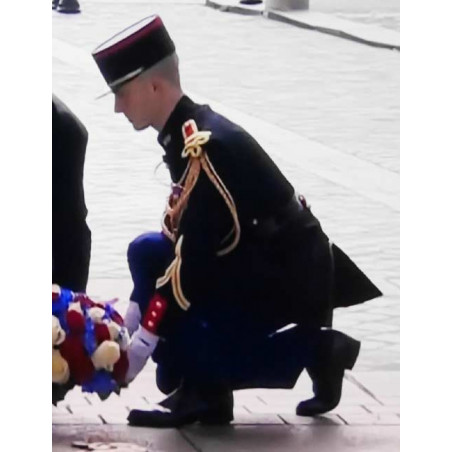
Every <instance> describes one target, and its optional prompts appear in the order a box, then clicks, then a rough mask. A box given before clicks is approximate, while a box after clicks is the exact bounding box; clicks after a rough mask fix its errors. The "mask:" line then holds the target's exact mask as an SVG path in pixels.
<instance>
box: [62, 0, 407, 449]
mask: <svg viewBox="0 0 452 452" xmlns="http://www.w3.org/2000/svg"><path fill="white" fill-rule="evenodd" d="M82 10H83V11H82V14H80V15H77V16H65V15H61V14H57V13H53V89H54V92H55V93H56V94H57V95H59V96H60V97H61V98H62V99H63V100H64V101H66V102H67V103H68V104H69V105H70V106H71V108H73V109H74V111H75V112H76V113H77V114H78V115H79V116H80V118H81V119H82V120H83V122H84V123H85V124H86V126H87V128H88V130H89V132H90V140H89V145H88V154H87V159H86V166H85V189H86V197H87V203H88V208H89V218H88V220H89V225H90V227H91V229H92V232H93V249H92V265H91V272H90V282H89V292H90V293H91V294H95V295H98V296H100V297H104V298H109V297H110V296H119V297H120V298H121V304H120V306H121V309H124V308H125V306H126V300H127V297H128V294H129V292H130V288H131V282H130V278H129V274H128V270H127V263H126V258H125V255H126V250H127V245H128V243H129V242H130V241H131V240H132V239H133V238H134V237H135V236H137V235H138V234H140V233H142V232H143V231H146V230H151V229H156V228H158V226H159V220H160V215H161V212H162V209H163V204H164V200H165V198H166V195H167V193H168V176H167V174H166V172H165V170H164V168H163V167H161V166H160V167H157V166H158V164H159V162H160V160H161V154H162V151H161V149H160V148H159V146H158V144H157V143H156V141H155V137H156V134H155V132H153V131H151V130H147V131H144V132H142V133H136V132H134V131H133V129H132V128H131V127H130V124H129V123H128V122H127V121H126V120H125V119H124V118H123V117H121V116H118V115H114V114H113V97H112V96H106V97H104V98H102V99H100V100H95V97H96V96H97V95H98V94H100V93H102V92H103V91H105V84H104V82H103V81H102V79H101V77H100V75H99V73H98V71H97V69H96V67H95V65H94V63H93V62H92V60H91V57H90V52H91V51H92V50H93V48H94V47H95V46H96V45H98V44H99V43H100V42H102V40H103V39H107V38H108V37H110V36H111V35H112V34H113V33H115V32H117V31H118V30H120V29H121V28H122V27H125V26H127V25H129V24H130V23H132V22H133V21H135V20H138V19H140V18H142V17H144V16H146V15H148V14H152V13H154V12H157V13H159V14H160V15H161V16H162V18H163V20H164V22H165V23H166V25H167V27H168V29H169V31H170V33H171V34H172V36H173V38H174V40H175V42H176V46H177V48H178V53H179V56H180V59H181V73H182V79H183V82H184V87H185V89H186V91H187V92H188V94H190V95H191V96H192V97H193V98H194V100H197V101H200V102H209V103H210V104H211V105H212V106H213V107H214V108H216V109H217V110H218V111H220V112H222V113H224V114H226V115H227V116H228V117H230V118H231V119H232V120H234V121H236V122H238V123H239V124H241V125H242V126H244V127H245V128H246V129H248V130H249V131H250V132H252V134H253V135H254V136H255V137H256V138H257V140H258V141H259V142H261V144H262V145H264V147H265V148H266V150H267V152H268V153H269V154H270V155H271V156H272V157H273V158H274V160H275V161H276V162H277V163H278V164H279V165H280V167H281V169H282V171H283V172H284V173H285V174H286V175H287V176H288V177H289V179H290V180H291V181H292V182H293V183H294V185H295V186H296V187H297V189H298V190H299V191H300V192H302V193H304V194H305V195H306V197H307V198H308V200H309V202H310V203H311V204H312V206H313V210H314V212H315V213H316V214H317V215H318V216H319V217H320V219H321V220H322V224H323V227H324V229H325V230H326V232H327V233H328V235H329V236H330V237H331V238H332V239H333V240H334V241H336V242H337V243H338V244H339V245H340V246H341V247H343V248H344V249H345V250H346V251H347V252H348V253H349V254H350V255H351V257H352V258H353V259H354V260H355V261H356V262H357V263H358V264H359V265H360V266H361V267H362V268H363V270H364V271H365V272H366V273H367V274H368V275H369V276H370V277H371V278H372V279H373V280H374V281H375V282H376V283H377V284H378V285H379V287H380V288H381V289H382V291H383V292H384V293H385V296H384V297H383V298H381V299H379V300H375V301H372V302H369V303H366V304H365V305H362V306H359V307H356V308H351V309H347V310H338V311H337V313H336V317H335V326H336V327H337V328H339V329H342V330H343V331H344V332H346V333H348V334H351V335H352V336H354V337H356V338H357V339H359V340H361V341H362V352H361V355H360V359H359V360H358V363H357V366H356V367H355V369H354V371H353V372H352V373H349V374H347V381H346V382H345V388H344V397H343V401H342V403H341V405H340V406H339V407H338V408H337V410H335V412H333V413H331V414H329V415H328V416H325V417H322V418H319V419H318V420H314V421H313V420H306V419H302V418H297V417H295V416H294V415H293V410H294V407H295V405H296V403H297V401H298V400H299V399H301V398H303V397H306V396H309V394H310V392H309V391H310V389H309V382H308V380H307V378H306V376H302V378H301V379H300V382H299V384H298V385H297V388H296V389H295V390H294V391H264V390H255V391H241V392H238V393H237V397H236V408H237V412H236V422H237V425H236V427H235V428H234V429H223V430H221V431H219V432H214V431H213V430H209V431H208V432H206V431H205V429H202V428H199V427H190V428H188V429H183V430H182V431H181V432H178V431H176V432H157V431H154V430H152V432H150V431H147V430H146V429H144V431H143V430H140V429H139V432H135V430H133V429H128V428H127V427H126V426H124V425H123V426H119V425H118V424H124V422H125V417H126V414H127V410H128V408H130V407H137V406H140V405H143V404H144V405H146V406H148V405H149V404H150V403H153V402H155V401H157V400H159V398H161V395H159V394H158V393H157V392H155V391H156V390H155V389H154V383H153V378H152V372H153V368H152V364H151V365H149V367H148V368H147V369H146V371H145V372H144V373H143V375H141V376H140V377H139V379H137V381H136V382H134V383H133V384H132V385H131V388H130V389H129V390H127V391H124V392H123V393H122V394H121V397H120V398H118V397H114V398H113V397H112V398H111V400H108V401H107V402H103V403H100V402H99V401H98V400H96V398H95V397H92V396H86V395H82V394H80V393H79V392H77V391H73V392H72V393H70V394H69V395H68V396H67V398H66V400H65V401H64V402H62V403H60V404H59V406H58V407H57V408H54V415H53V423H54V450H56V451H64V450H69V448H68V444H70V438H76V437H77V439H80V438H79V436H83V435H84V434H85V433H87V432H92V435H93V437H95V436H96V434H99V435H100V434H101V432H104V434H105V435H107V436H108V437H111V438H113V439H117V438H125V437H127V438H129V439H130V438H131V437H136V439H137V441H138V440H140V441H145V442H146V441H147V442H148V443H149V447H150V450H171V451H173V450H181V451H183V450H206V451H217V450H250V449H252V448H255V447H259V448H261V449H262V450H269V451H270V450H275V448H276V447H275V444H276V443H275V441H277V442H278V449H281V450H299V449H301V448H302V447H303V448H304V449H305V450H307V451H310V450H314V449H315V450H317V451H319V450H320V451H322V450H324V449H325V450H326V447H329V448H331V444H336V446H335V447H336V449H335V450H340V451H342V450H344V451H345V450H347V451H348V450H356V451H357V450H359V451H373V450H381V451H383V452H385V451H392V450H398V444H397V443H398V423H399V417H398V413H399V408H398V406H399V390H398V386H399V383H398V377H399V373H398V370H399V207H398V202H399V201H398V196H399V174H398V173H399V151H398V149H399V124H398V121H399V58H400V55H399V53H398V52H393V51H389V50H386V49H375V48H371V47H367V46H363V45H360V44H357V43H354V42H349V41H345V40H342V39H338V38H335V37H332V36H327V35H322V34H319V33H315V32H312V31H309V30H302V29H298V28H295V27H291V26H289V25H285V24H282V23H278V22H273V21H269V20H266V19H264V18H263V17H252V16H239V15H232V14H224V13H221V12H220V11H215V10H213V9H210V8H207V7H205V6H204V5H203V2H202V1H199V0H193V1H189V0H173V1H167V2H158V1H150V0H123V1H122V2H114V1H108V0H90V1H86V2H83V3H82ZM306 422H308V424H305V423H306ZM300 423H302V424H300ZM78 424H80V425H81V427H78V426H77V425H78ZM90 424H93V425H90ZM263 424H266V425H265V429H263V428H260V427H259V426H261V425H263ZM327 426H328V428H327ZM322 448H323V449H322Z"/></svg>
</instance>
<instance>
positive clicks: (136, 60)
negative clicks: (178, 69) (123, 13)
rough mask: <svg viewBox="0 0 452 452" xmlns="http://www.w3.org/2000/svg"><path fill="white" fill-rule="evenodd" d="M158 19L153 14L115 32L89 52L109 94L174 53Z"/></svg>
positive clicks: (169, 39) (172, 44)
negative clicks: (105, 83) (109, 90)
mask: <svg viewBox="0 0 452 452" xmlns="http://www.w3.org/2000/svg"><path fill="white" fill-rule="evenodd" d="M175 49H176V48H175V46H174V43H173V41H172V40H171V38H170V36H169V34H168V32H167V30H166V28H165V26H164V25H163V22H162V19H161V18H160V17H159V16H158V15H153V16H149V17H146V18H145V19H142V20H140V21H139V22H137V23H135V24H133V25H131V26H130V27H127V28H126V29H125V30H123V31H121V32H119V33H117V34H116V35H114V36H113V37H111V38H110V39H108V40H107V41H105V42H104V43H103V44H101V45H100V46H98V47H97V48H96V49H95V50H94V51H93V53H92V55H93V58H94V61H95V62H96V64H97V66H98V67H99V69H100V72H101V73H102V75H103V77H104V79H105V81H106V82H107V84H108V86H109V87H110V89H111V90H112V91H115V90H117V89H118V88H119V87H120V86H122V85H123V84H124V83H126V82H129V81H130V80H132V79H134V78H135V77H137V76H138V75H140V74H141V73H142V72H143V71H145V70H146V69H149V68H151V67H152V66H154V65H155V64H157V63H158V62H159V61H161V60H163V59H164V58H165V57H167V56H169V55H171V54H173V53H174V52H175Z"/></svg>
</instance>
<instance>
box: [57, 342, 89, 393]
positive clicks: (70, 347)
mask: <svg viewBox="0 0 452 452" xmlns="http://www.w3.org/2000/svg"><path fill="white" fill-rule="evenodd" d="M60 352H61V355H62V356H63V358H64V359H65V360H66V361H67V362H68V364H69V371H70V374H71V376H72V377H73V379H74V381H75V383H76V384H79V385H81V384H83V383H85V382H87V381H89V380H90V379H91V378H92V377H93V375H94V372H95V369H94V365H93V363H92V361H91V358H90V357H89V356H88V354H87V353H86V351H85V348H84V346H83V338H82V337H76V336H73V335H68V336H66V340H65V341H64V342H63V343H62V344H61V345H60Z"/></svg>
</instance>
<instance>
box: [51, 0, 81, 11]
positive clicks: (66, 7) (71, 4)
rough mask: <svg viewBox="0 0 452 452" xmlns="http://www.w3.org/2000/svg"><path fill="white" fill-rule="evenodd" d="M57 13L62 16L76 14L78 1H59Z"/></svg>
mask: <svg viewBox="0 0 452 452" xmlns="http://www.w3.org/2000/svg"><path fill="white" fill-rule="evenodd" d="M57 11H58V12H59V13H64V14H77V13H79V12H80V4H79V2H78V0H60V2H59V4H58V8H57Z"/></svg>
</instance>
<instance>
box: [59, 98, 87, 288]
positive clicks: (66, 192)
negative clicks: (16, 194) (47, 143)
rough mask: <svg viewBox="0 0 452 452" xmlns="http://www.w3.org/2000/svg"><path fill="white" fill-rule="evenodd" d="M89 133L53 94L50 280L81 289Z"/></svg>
mask: <svg viewBox="0 0 452 452" xmlns="http://www.w3.org/2000/svg"><path fill="white" fill-rule="evenodd" d="M87 142H88V132H87V131H86V128H85V127H84V126H83V124H82V123H81V122H80V120H79V119H78V118H77V117H76V116H75V115H74V113H72V112H71V111H70V109H69V108H68V107H67V106H66V105H65V104H64V103H63V102H62V101H61V100H60V99H58V97H56V96H55V95H53V96H52V264H53V265H52V282H54V283H57V284H60V285H61V286H64V287H67V288H68V289H71V290H74V291H80V292H83V291H85V289H86V283H87V280H88V268H89V261H90V251H91V232H90V230H89V228H88V226H87V224H86V215H87V209H86V205H85V197H84V191H83V167H84V162H85V152H86V145H87Z"/></svg>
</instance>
